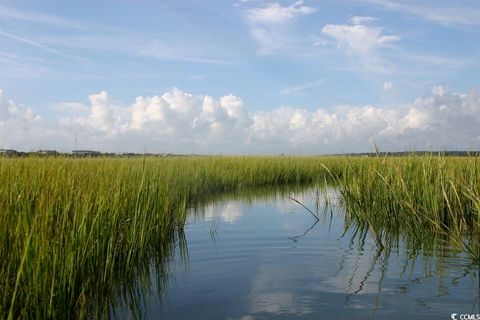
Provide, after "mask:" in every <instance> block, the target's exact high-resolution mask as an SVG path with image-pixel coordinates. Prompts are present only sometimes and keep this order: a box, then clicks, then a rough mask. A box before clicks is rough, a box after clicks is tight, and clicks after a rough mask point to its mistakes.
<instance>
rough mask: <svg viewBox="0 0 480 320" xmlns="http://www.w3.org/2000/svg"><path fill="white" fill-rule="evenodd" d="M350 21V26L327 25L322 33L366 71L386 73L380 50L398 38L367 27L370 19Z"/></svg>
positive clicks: (386, 68) (386, 67)
mask: <svg viewBox="0 0 480 320" xmlns="http://www.w3.org/2000/svg"><path fill="white" fill-rule="evenodd" d="M351 21H352V24H327V25H325V26H324V27H323V29H322V33H323V34H325V35H327V36H329V37H331V38H333V39H334V40H335V43H336V44H337V46H338V47H339V48H341V49H344V50H345V51H346V52H347V53H348V54H349V55H351V56H353V57H355V58H359V59H360V61H361V63H362V65H363V67H365V68H366V69H367V70H372V71H375V72H388V69H389V66H388V63H387V61H385V59H383V58H382V57H381V54H380V50H381V49H382V48H383V47H385V46H387V45H389V44H392V43H394V42H396V41H399V40H400V37H398V36H396V35H385V34H384V33H383V30H382V28H380V27H375V26H370V25H368V24H367V23H368V22H370V21H373V18H371V17H353V18H352V19H351Z"/></svg>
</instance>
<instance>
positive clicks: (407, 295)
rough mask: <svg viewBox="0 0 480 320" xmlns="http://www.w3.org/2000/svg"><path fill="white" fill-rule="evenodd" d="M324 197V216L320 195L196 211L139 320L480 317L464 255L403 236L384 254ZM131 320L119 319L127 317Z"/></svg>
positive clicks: (474, 279)
mask: <svg viewBox="0 0 480 320" xmlns="http://www.w3.org/2000/svg"><path fill="white" fill-rule="evenodd" d="M327 193H328V197H329V201H328V202H329V203H328V205H327V206H326V205H325V203H324V202H325V201H324V199H325V197H324V195H323V192H321V191H320V192H319V191H318V189H317V188H312V189H308V190H306V191H302V192H298V191H297V192H291V193H287V194H285V193H281V194H279V193H277V194H273V195H272V196H270V197H266V198H263V199H251V198H250V199H249V198H248V197H247V198H246V199H245V198H240V199H224V200H219V201H217V202H215V203H213V204H209V205H207V206H206V207H205V208H201V209H197V210H195V212H194V211H192V212H191V214H190V216H189V218H188V222H187V225H186V227H185V232H184V234H183V235H182V237H183V238H182V239H181V241H177V246H176V248H175V249H174V250H175V252H174V254H173V258H171V259H170V260H169V261H167V262H165V264H166V266H165V268H166V269H168V272H165V273H163V274H162V275H158V274H152V276H151V277H150V281H151V285H150V289H151V290H150V292H149V294H148V295H146V294H145V295H144V296H143V298H144V300H145V301H143V306H142V311H141V317H146V318H151V319H160V318H161V319H242V320H247V319H295V318H302V319H303V318H305V319H407V318H411V319H416V318H418V319H450V318H451V314H452V313H457V314H475V315H476V314H478V313H480V311H479V279H478V271H479V270H478V266H476V265H474V264H472V262H471V260H470V258H469V256H468V255H467V254H466V253H465V252H464V251H463V250H461V248H455V247H452V246H450V245H449V244H448V241H441V240H439V239H433V240H432V243H429V244H424V246H422V247H420V248H418V247H416V248H412V247H411V246H409V244H408V242H407V240H405V239H407V238H406V237H405V236H404V235H402V234H398V235H395V236H394V237H391V238H392V239H393V240H392V241H389V242H386V243H384V244H383V245H384V247H383V248H379V246H378V245H377V243H376V242H375V241H374V239H373V237H372V236H371V234H370V233H369V232H368V230H362V229H361V228H358V227H356V224H355V222H354V221H351V220H349V219H347V218H346V214H345V212H344V210H343V209H342V207H341V206H340V204H339V201H338V195H337V193H336V192H335V190H334V189H332V190H328V192H327ZM289 196H290V197H292V198H294V199H296V200H298V201H299V202H301V203H302V204H304V205H305V206H307V207H308V208H309V209H310V210H311V211H312V212H313V213H314V214H315V215H318V217H319V221H318V222H317V221H316V219H315V218H314V216H313V215H312V214H310V213H309V212H308V211H307V210H306V209H305V208H304V207H302V206H301V205H300V204H298V203H297V202H295V201H293V200H291V199H289V198H288V197H289ZM152 272H153V273H155V270H153V269H152ZM157 272H158V270H157ZM159 277H162V279H161V281H159V280H160V279H159ZM159 284H161V285H159ZM147 287H148V285H147ZM147 291H148V290H147ZM126 310H129V309H128V308H125V307H123V308H119V309H118V310H117V311H116V314H117V315H121V316H122V315H123V316H127V315H128V313H129V312H130V311H126Z"/></svg>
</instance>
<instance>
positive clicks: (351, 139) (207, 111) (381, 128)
mask: <svg viewBox="0 0 480 320" xmlns="http://www.w3.org/2000/svg"><path fill="white" fill-rule="evenodd" d="M70 104H74V105H75V104H76V105H81V106H82V107H81V108H75V109H74V111H72V112H71V114H70V115H68V114H67V115H66V116H65V112H68V111H65V110H64V111H62V112H61V113H60V115H61V116H62V118H60V117H59V118H58V120H56V121H47V120H43V119H41V118H40V117H39V116H38V115H36V114H35V113H34V112H33V111H32V110H31V109H28V108H24V107H20V106H19V105H18V104H16V103H15V102H13V101H8V100H6V98H5V96H4V94H3V91H0V143H1V145H0V148H7V147H8V148H16V149H19V150H35V149H40V148H50V149H58V150H60V151H69V150H71V149H73V148H74V142H75V143H77V142H78V146H77V147H79V148H83V149H98V150H101V151H115V152H174V153H237V154H239V153H248V154H272V153H280V152H285V153H293V154H301V153H302V154H303V153H308V154H312V153H313V154H318V153H341V152H364V151H372V145H371V142H370V137H371V135H374V136H375V139H376V141H377V143H378V144H379V145H380V148H381V149H382V150H385V151H387V150H389V151H399V150H412V149H413V148H416V149H417V150H418V149H440V150H441V149H445V150H452V149H456V150H458V149H470V150H473V149H477V150H478V149H480V129H479V128H480V97H479V95H478V92H476V91H472V92H470V93H469V94H459V93H452V92H448V91H447V90H446V89H445V88H443V87H440V86H438V87H435V88H434V89H433V90H432V94H431V96H429V97H423V98H418V99H416V100H415V101H413V102H412V103H410V104H407V105H403V106H391V107H389V106H384V107H378V106H371V105H366V106H338V107H335V108H333V109H332V108H330V109H326V108H317V109H306V108H294V107H279V108H276V109H273V110H269V111H249V110H248V109H247V107H246V106H245V103H244V102H243V101H242V99H241V98H239V97H237V96H234V95H231V94H229V95H225V96H223V97H220V98H215V97H212V96H209V95H194V94H190V93H187V92H183V91H181V90H179V89H176V88H174V89H172V90H170V91H168V92H165V93H164V94H162V95H156V96H139V97H137V98H136V99H135V101H134V102H133V103H132V104H130V105H129V104H121V103H112V99H111V98H110V97H109V95H108V93H107V92H105V91H102V92H100V93H98V94H92V95H90V96H89V104H83V103H82V102H76V103H72V102H71V103H70ZM60 105H62V104H60ZM52 110H55V109H54V108H52ZM67 110H68V109H67ZM79 113H83V114H79Z"/></svg>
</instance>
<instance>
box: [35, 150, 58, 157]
mask: <svg viewBox="0 0 480 320" xmlns="http://www.w3.org/2000/svg"><path fill="white" fill-rule="evenodd" d="M35 154H38V155H42V156H56V155H58V151H57V150H38V151H36V152H35Z"/></svg>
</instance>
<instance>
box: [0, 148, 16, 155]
mask: <svg viewBox="0 0 480 320" xmlns="http://www.w3.org/2000/svg"><path fill="white" fill-rule="evenodd" d="M18 154H19V152H18V151H17V150H13V149H0V156H16V155H18Z"/></svg>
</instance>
